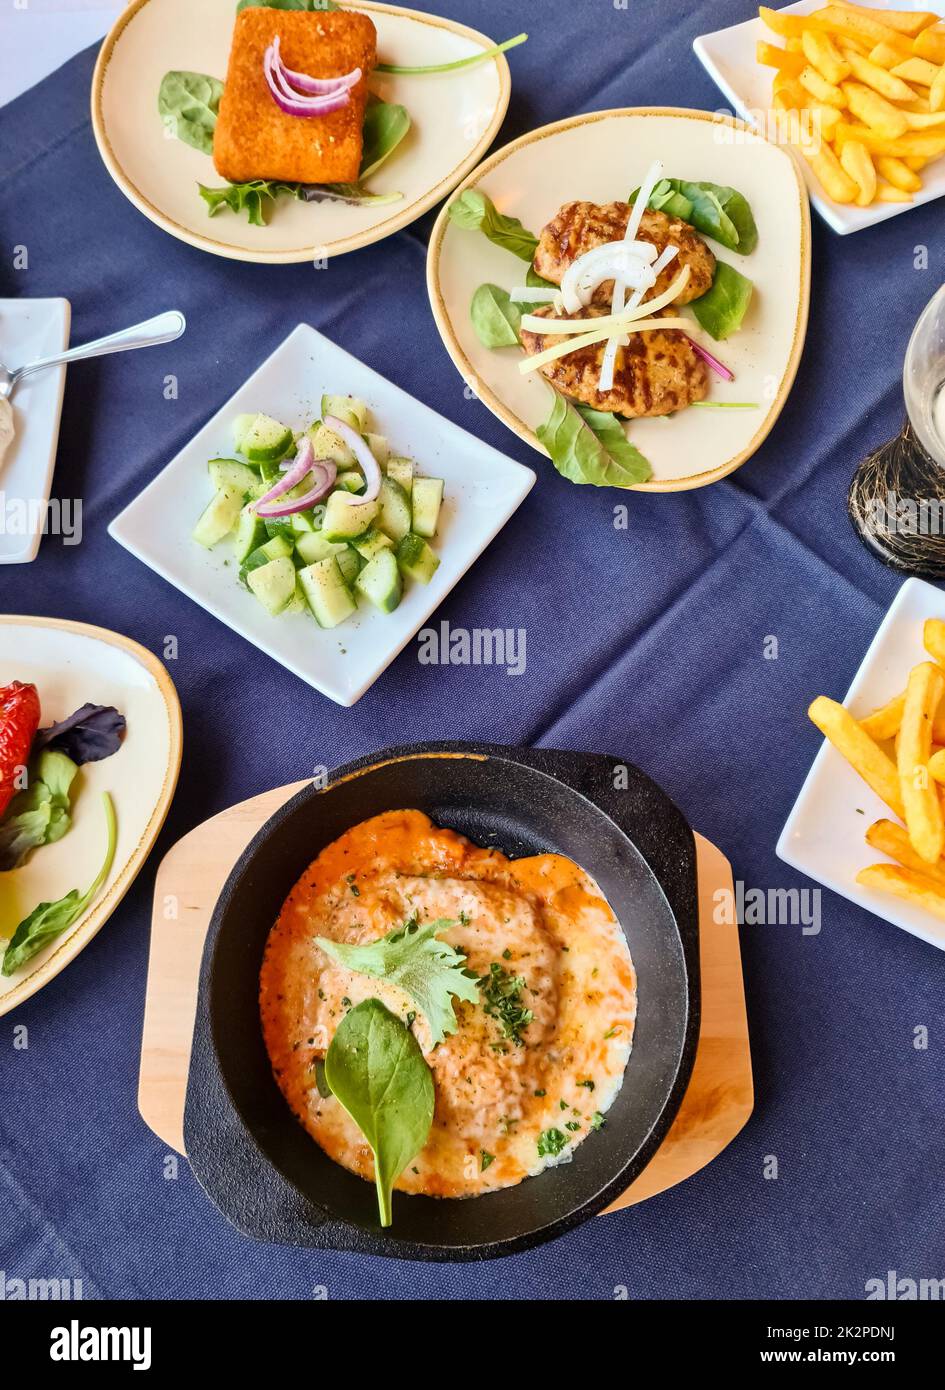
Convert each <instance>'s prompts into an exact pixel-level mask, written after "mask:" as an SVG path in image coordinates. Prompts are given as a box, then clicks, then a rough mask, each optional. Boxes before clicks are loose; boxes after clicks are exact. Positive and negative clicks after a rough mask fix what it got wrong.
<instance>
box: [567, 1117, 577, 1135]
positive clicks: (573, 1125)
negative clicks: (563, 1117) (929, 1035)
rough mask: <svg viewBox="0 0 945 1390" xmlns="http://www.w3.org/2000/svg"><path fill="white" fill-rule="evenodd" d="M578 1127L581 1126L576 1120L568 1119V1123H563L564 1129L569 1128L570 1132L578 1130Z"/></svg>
mask: <svg viewBox="0 0 945 1390" xmlns="http://www.w3.org/2000/svg"><path fill="white" fill-rule="evenodd" d="M580 1128H581V1126H580V1125H579V1124H578V1122H577V1121H576V1120H568V1123H567V1124H566V1125H565V1129H569V1130H570V1131H571V1133H572V1134H573V1133H574V1132H575V1130H578V1129H580Z"/></svg>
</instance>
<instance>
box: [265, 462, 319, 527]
mask: <svg viewBox="0 0 945 1390" xmlns="http://www.w3.org/2000/svg"><path fill="white" fill-rule="evenodd" d="M309 472H310V473H312V475H313V476H314V477H315V478H316V479H317V480H318V481H317V482H316V484H315V486H314V487H313V488H312V490H311V491H310V492H307V493H306V494H305V496H304V497H299V498H297V499H296V500H295V501H294V502H290V503H288V504H286V506H284V507H267V508H266V510H265V511H263V509H262V506H261V505H260V503H258V502H257V504H256V515H257V516H260V517H262V518H263V520H264V521H268V520H275V519H276V517H280V516H292V515H294V513H295V512H304V511H307V510H308V508H309V507H314V506H315V503H316V502H320V501H321V500H322V498H323V497H324V496H325V493H326V492H330V491H331V489H332V488H333V487H334V485H335V478H336V477H337V476H338V468H337V465H336V464H334V463H332V462H330V460H328V459H319V460H318V462H317V463H314V464H313V465H312V467H311V468H310V469H309Z"/></svg>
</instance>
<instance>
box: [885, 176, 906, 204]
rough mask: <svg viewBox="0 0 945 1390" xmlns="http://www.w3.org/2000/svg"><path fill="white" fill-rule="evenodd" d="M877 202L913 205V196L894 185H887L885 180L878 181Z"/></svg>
mask: <svg viewBox="0 0 945 1390" xmlns="http://www.w3.org/2000/svg"><path fill="white" fill-rule="evenodd" d="M876 201H877V203H911V202H912V194H911V193H907V192H906V191H905V189H903V188H897V187H896V185H895V184H894V183H887V182H886V180H885V179H877V181H876Z"/></svg>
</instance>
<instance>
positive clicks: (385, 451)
mask: <svg viewBox="0 0 945 1390" xmlns="http://www.w3.org/2000/svg"><path fill="white" fill-rule="evenodd" d="M364 439H365V442H366V443H367V446H368V448H369V449H370V451H371V453H372V454H373V455H374V457H375V458H376V459H377V461H378V463H379V464H380V466H381V467H382V468H383V467H384V465H385V464H386V462H387V460H388V459H389V458H390V445H389V444H388V442H387V439H386V438H385V436H384V435H383V434H371V432H370V430H368V431H367V433H366V434H365V436H364Z"/></svg>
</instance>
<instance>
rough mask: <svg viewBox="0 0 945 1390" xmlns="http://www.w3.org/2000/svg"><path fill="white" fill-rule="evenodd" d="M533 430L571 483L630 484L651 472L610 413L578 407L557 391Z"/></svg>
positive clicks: (624, 485)
mask: <svg viewBox="0 0 945 1390" xmlns="http://www.w3.org/2000/svg"><path fill="white" fill-rule="evenodd" d="M536 433H537V435H538V438H539V439H540V440H541V443H542V444H543V445H544V446H545V448H546V449H547V450H548V453H549V454H550V456H551V461H552V463H553V464H554V466H555V468H557V470H558V472H559V473H560V474H562V476H563V477H565V478H568V479H570V481H571V482H572V483H589V484H590V485H592V486H593V487H631V486H632V485H633V484H634V483H645V482H646V481H647V479H648V478H650V477H652V475H653V470H652V468H651V467H650V465H649V463H648V462H647V460H646V459H645V458H644V457H643V455H642V454H641V453H640V451H639V449H637V448H636V447H635V446H634V445H633V444H631V443H630V441H629V439H627V436H626V435H625V434H624V431H623V428H622V426H621V425H620V424H619V423H618V422H617V420H616V419H615V417H614V416H613V415H608V414H606V413H605V412H604V411H600V410H591V409H590V408H589V407H587V406H582V407H580V409H578V408H577V407H575V406H572V405H571V404H570V403H569V402H568V401H566V400H565V398H564V397H563V396H559V395H558V394H557V392H556V393H555V398H554V404H553V405H552V407H551V414H550V415H549V416H548V419H547V420H546V421H545V423H544V424H543V425H540V426H539V427H538V430H537V431H536Z"/></svg>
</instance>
